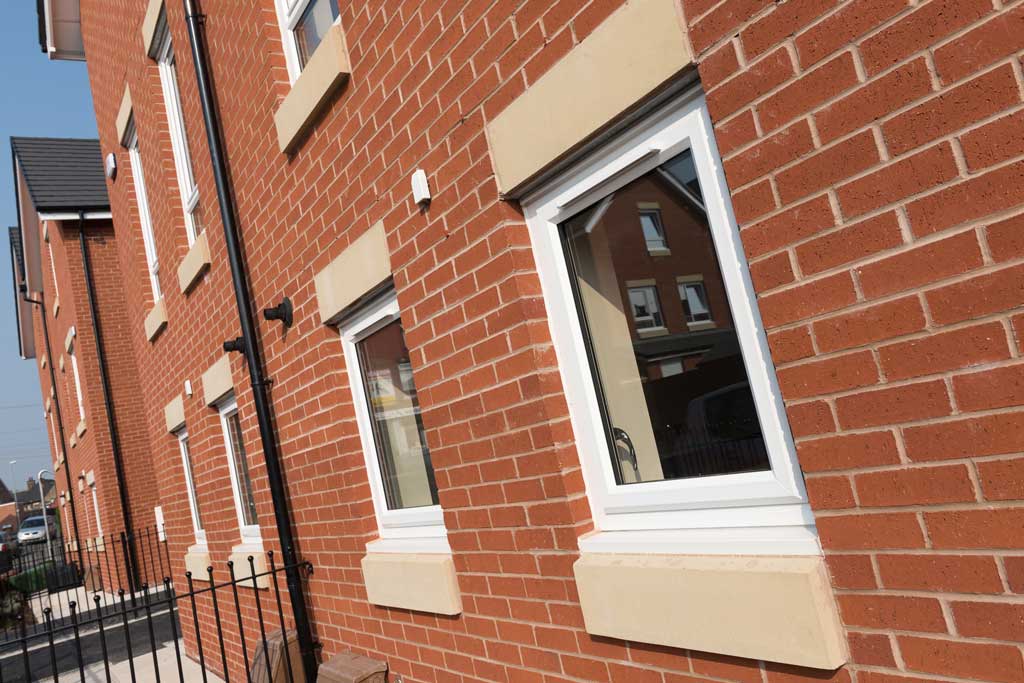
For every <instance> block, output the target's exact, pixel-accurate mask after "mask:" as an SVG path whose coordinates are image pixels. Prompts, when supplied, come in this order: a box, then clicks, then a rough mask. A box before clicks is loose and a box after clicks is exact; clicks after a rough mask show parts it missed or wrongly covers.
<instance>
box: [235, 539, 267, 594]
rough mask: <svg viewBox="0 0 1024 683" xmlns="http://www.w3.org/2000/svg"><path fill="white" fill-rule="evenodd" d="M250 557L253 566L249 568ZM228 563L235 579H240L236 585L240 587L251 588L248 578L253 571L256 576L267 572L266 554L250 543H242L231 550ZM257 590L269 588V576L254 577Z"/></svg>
mask: <svg viewBox="0 0 1024 683" xmlns="http://www.w3.org/2000/svg"><path fill="white" fill-rule="evenodd" d="M250 557H252V561H253V566H252V567H250V566H249V558H250ZM228 561H229V562H231V563H232V564H233V565H234V571H235V578H236V579H241V581H240V583H239V584H238V585H239V586H240V587H245V588H252V579H251V578H248V577H251V576H252V571H253V569H255V570H256V573H257V574H263V573H264V572H266V571H267V554H266V553H265V552H264V551H263V549H262V548H256V547H254V546H253V544H251V543H242V544H240V545H236V546H235V547H233V548H232V549H231V554H230V555H228ZM256 587H257V588H269V587H270V577H269V576H266V575H264V576H257V577H256Z"/></svg>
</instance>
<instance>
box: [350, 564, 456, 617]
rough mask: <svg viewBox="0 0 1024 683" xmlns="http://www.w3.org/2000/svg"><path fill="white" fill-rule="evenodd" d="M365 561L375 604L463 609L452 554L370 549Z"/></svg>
mask: <svg viewBox="0 0 1024 683" xmlns="http://www.w3.org/2000/svg"><path fill="white" fill-rule="evenodd" d="M362 565H363V581H364V582H365V583H366V597H367V599H368V600H369V601H370V603H371V604H374V605H382V606H384V607H399V608H402V609H410V610H413V611H416V612H428V613H431V614H447V615H454V614H460V613H461V612H462V596H461V593H460V592H459V582H458V579H457V578H456V576H455V563H454V562H453V561H452V556H451V555H446V554H425V553H424V554H414V553H367V554H366V556H365V557H363V562H362Z"/></svg>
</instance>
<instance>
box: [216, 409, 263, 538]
mask: <svg viewBox="0 0 1024 683" xmlns="http://www.w3.org/2000/svg"><path fill="white" fill-rule="evenodd" d="M217 410H218V412H219V413H220V427H221V431H222V432H223V433H224V449H225V450H224V453H225V455H227V458H228V471H229V473H230V474H231V497H232V499H233V500H234V501H235V518H236V519H237V520H238V533H239V536H240V537H241V539H242V543H246V544H249V543H251V544H253V545H254V546H257V545H262V543H263V536H262V535H261V534H260V525H259V524H258V523H257V524H246V523H245V515H244V513H243V512H242V506H243V505H244V503H243V501H242V487H241V482H240V480H239V479H238V470H236V469H235V450H234V449H235V446H234V444H233V443H231V430H230V428H229V427H228V417H230V416H231V415H233V414H235V413H237V412H238V401H236V400H235V398H234V397H233V396H232V397H231V398H229V399H227V400H226V401H224V402H223V403H221V404H220V405H219V406H218V408H217ZM248 457H249V455H248V453H247V454H246V458H248ZM249 474H250V476H252V472H250V473H249ZM254 493H255V491H254Z"/></svg>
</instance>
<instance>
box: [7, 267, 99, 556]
mask: <svg viewBox="0 0 1024 683" xmlns="http://www.w3.org/2000/svg"><path fill="white" fill-rule="evenodd" d="M20 288H21V298H22V299H24V300H25V301H26V302H27V303H30V304H32V305H34V306H38V307H39V317H40V319H41V320H42V323H43V341H45V342H46V366H47V367H48V368H50V387H51V392H50V393H51V396H52V400H53V410H54V412H55V413H56V414H57V432H58V434H59V435H60V450H61V455H63V456H64V477H65V479H66V480H67V485H68V504H70V505H71V526H72V527H74V529H73V530H74V532H75V550H76V554H77V555H78V568H79V570H80V571H85V562H84V561H83V559H82V539H81V538H80V537H79V535H78V513H77V512H76V510H75V490H74V488H73V484H72V483H71V461H70V460H68V447H67V438H66V437H65V435H64V417H63V416H62V415H61V412H60V399H59V398H58V395H59V393H60V392H58V391H57V374H56V373H55V372H54V370H53V353H52V352H51V350H50V328H49V325H47V324H46V298H45V297H43V298H41V299H33V298H31V297H30V296H29V295H28V285H27V284H26V283H22V284H21V285H20ZM15 504H17V501H15ZM64 540H67V539H64Z"/></svg>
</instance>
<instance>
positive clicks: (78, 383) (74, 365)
mask: <svg viewBox="0 0 1024 683" xmlns="http://www.w3.org/2000/svg"><path fill="white" fill-rule="evenodd" d="M68 358H70V359H71V374H72V376H73V377H74V379H75V400H76V401H77V402H78V419H80V420H84V419H85V401H83V400H82V378H81V376H80V375H79V374H78V358H77V357H76V356H75V342H71V346H69V347H68Z"/></svg>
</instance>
